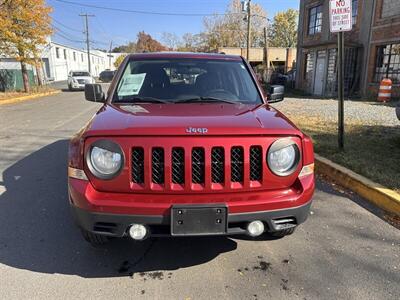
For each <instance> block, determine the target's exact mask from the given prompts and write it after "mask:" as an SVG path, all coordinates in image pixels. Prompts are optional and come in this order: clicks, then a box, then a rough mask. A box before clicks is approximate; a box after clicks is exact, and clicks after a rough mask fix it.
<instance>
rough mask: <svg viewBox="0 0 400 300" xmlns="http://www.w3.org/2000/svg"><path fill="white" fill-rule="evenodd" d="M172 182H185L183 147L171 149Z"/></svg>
mask: <svg viewBox="0 0 400 300" xmlns="http://www.w3.org/2000/svg"><path fill="white" fill-rule="evenodd" d="M171 161H172V183H175V184H183V183H184V182H185V151H184V150H183V148H173V149H172V158H171Z"/></svg>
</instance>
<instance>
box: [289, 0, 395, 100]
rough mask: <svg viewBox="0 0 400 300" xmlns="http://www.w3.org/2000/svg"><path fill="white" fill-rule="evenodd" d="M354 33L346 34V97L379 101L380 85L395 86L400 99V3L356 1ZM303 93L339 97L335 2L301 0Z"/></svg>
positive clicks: (299, 55)
mask: <svg viewBox="0 0 400 300" xmlns="http://www.w3.org/2000/svg"><path fill="white" fill-rule="evenodd" d="M352 3H353V30H352V31H350V32H346V33H345V47H346V49H345V92H346V94H347V95H351V96H352V95H360V96H363V97H376V95H377V92H378V88H379V82H380V81H381V80H382V78H385V77H389V78H391V79H392V81H393V94H394V97H400V0H352ZM298 39H299V40H298V53H297V70H298V72H297V74H296V86H297V88H299V89H301V90H303V91H306V92H308V93H310V94H314V95H324V96H335V95H336V94H337V80H336V77H337V76H336V74H337V64H336V61H337V34H332V33H330V28H329V0H301V2H300V18H299V34H298Z"/></svg>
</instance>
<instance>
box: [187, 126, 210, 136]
mask: <svg viewBox="0 0 400 300" xmlns="http://www.w3.org/2000/svg"><path fill="white" fill-rule="evenodd" d="M207 132H208V128H193V127H188V128H186V133H201V134H206V133H207Z"/></svg>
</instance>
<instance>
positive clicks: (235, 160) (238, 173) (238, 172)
mask: <svg viewBox="0 0 400 300" xmlns="http://www.w3.org/2000/svg"><path fill="white" fill-rule="evenodd" d="M243 173H244V158H243V148H242V147H232V149H231V181H232V182H243Z"/></svg>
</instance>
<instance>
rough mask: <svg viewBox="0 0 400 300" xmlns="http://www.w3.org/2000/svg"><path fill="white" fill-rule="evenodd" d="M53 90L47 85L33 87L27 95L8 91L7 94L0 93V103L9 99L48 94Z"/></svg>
mask: <svg viewBox="0 0 400 300" xmlns="http://www.w3.org/2000/svg"><path fill="white" fill-rule="evenodd" d="M52 91H54V89H52V88H50V87H49V86H47V85H44V86H40V87H39V86H33V87H31V91H30V92H29V93H25V92H22V91H9V92H0V101H2V100H8V99H11V98H17V97H23V96H28V95H34V94H40V93H48V92H52Z"/></svg>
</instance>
